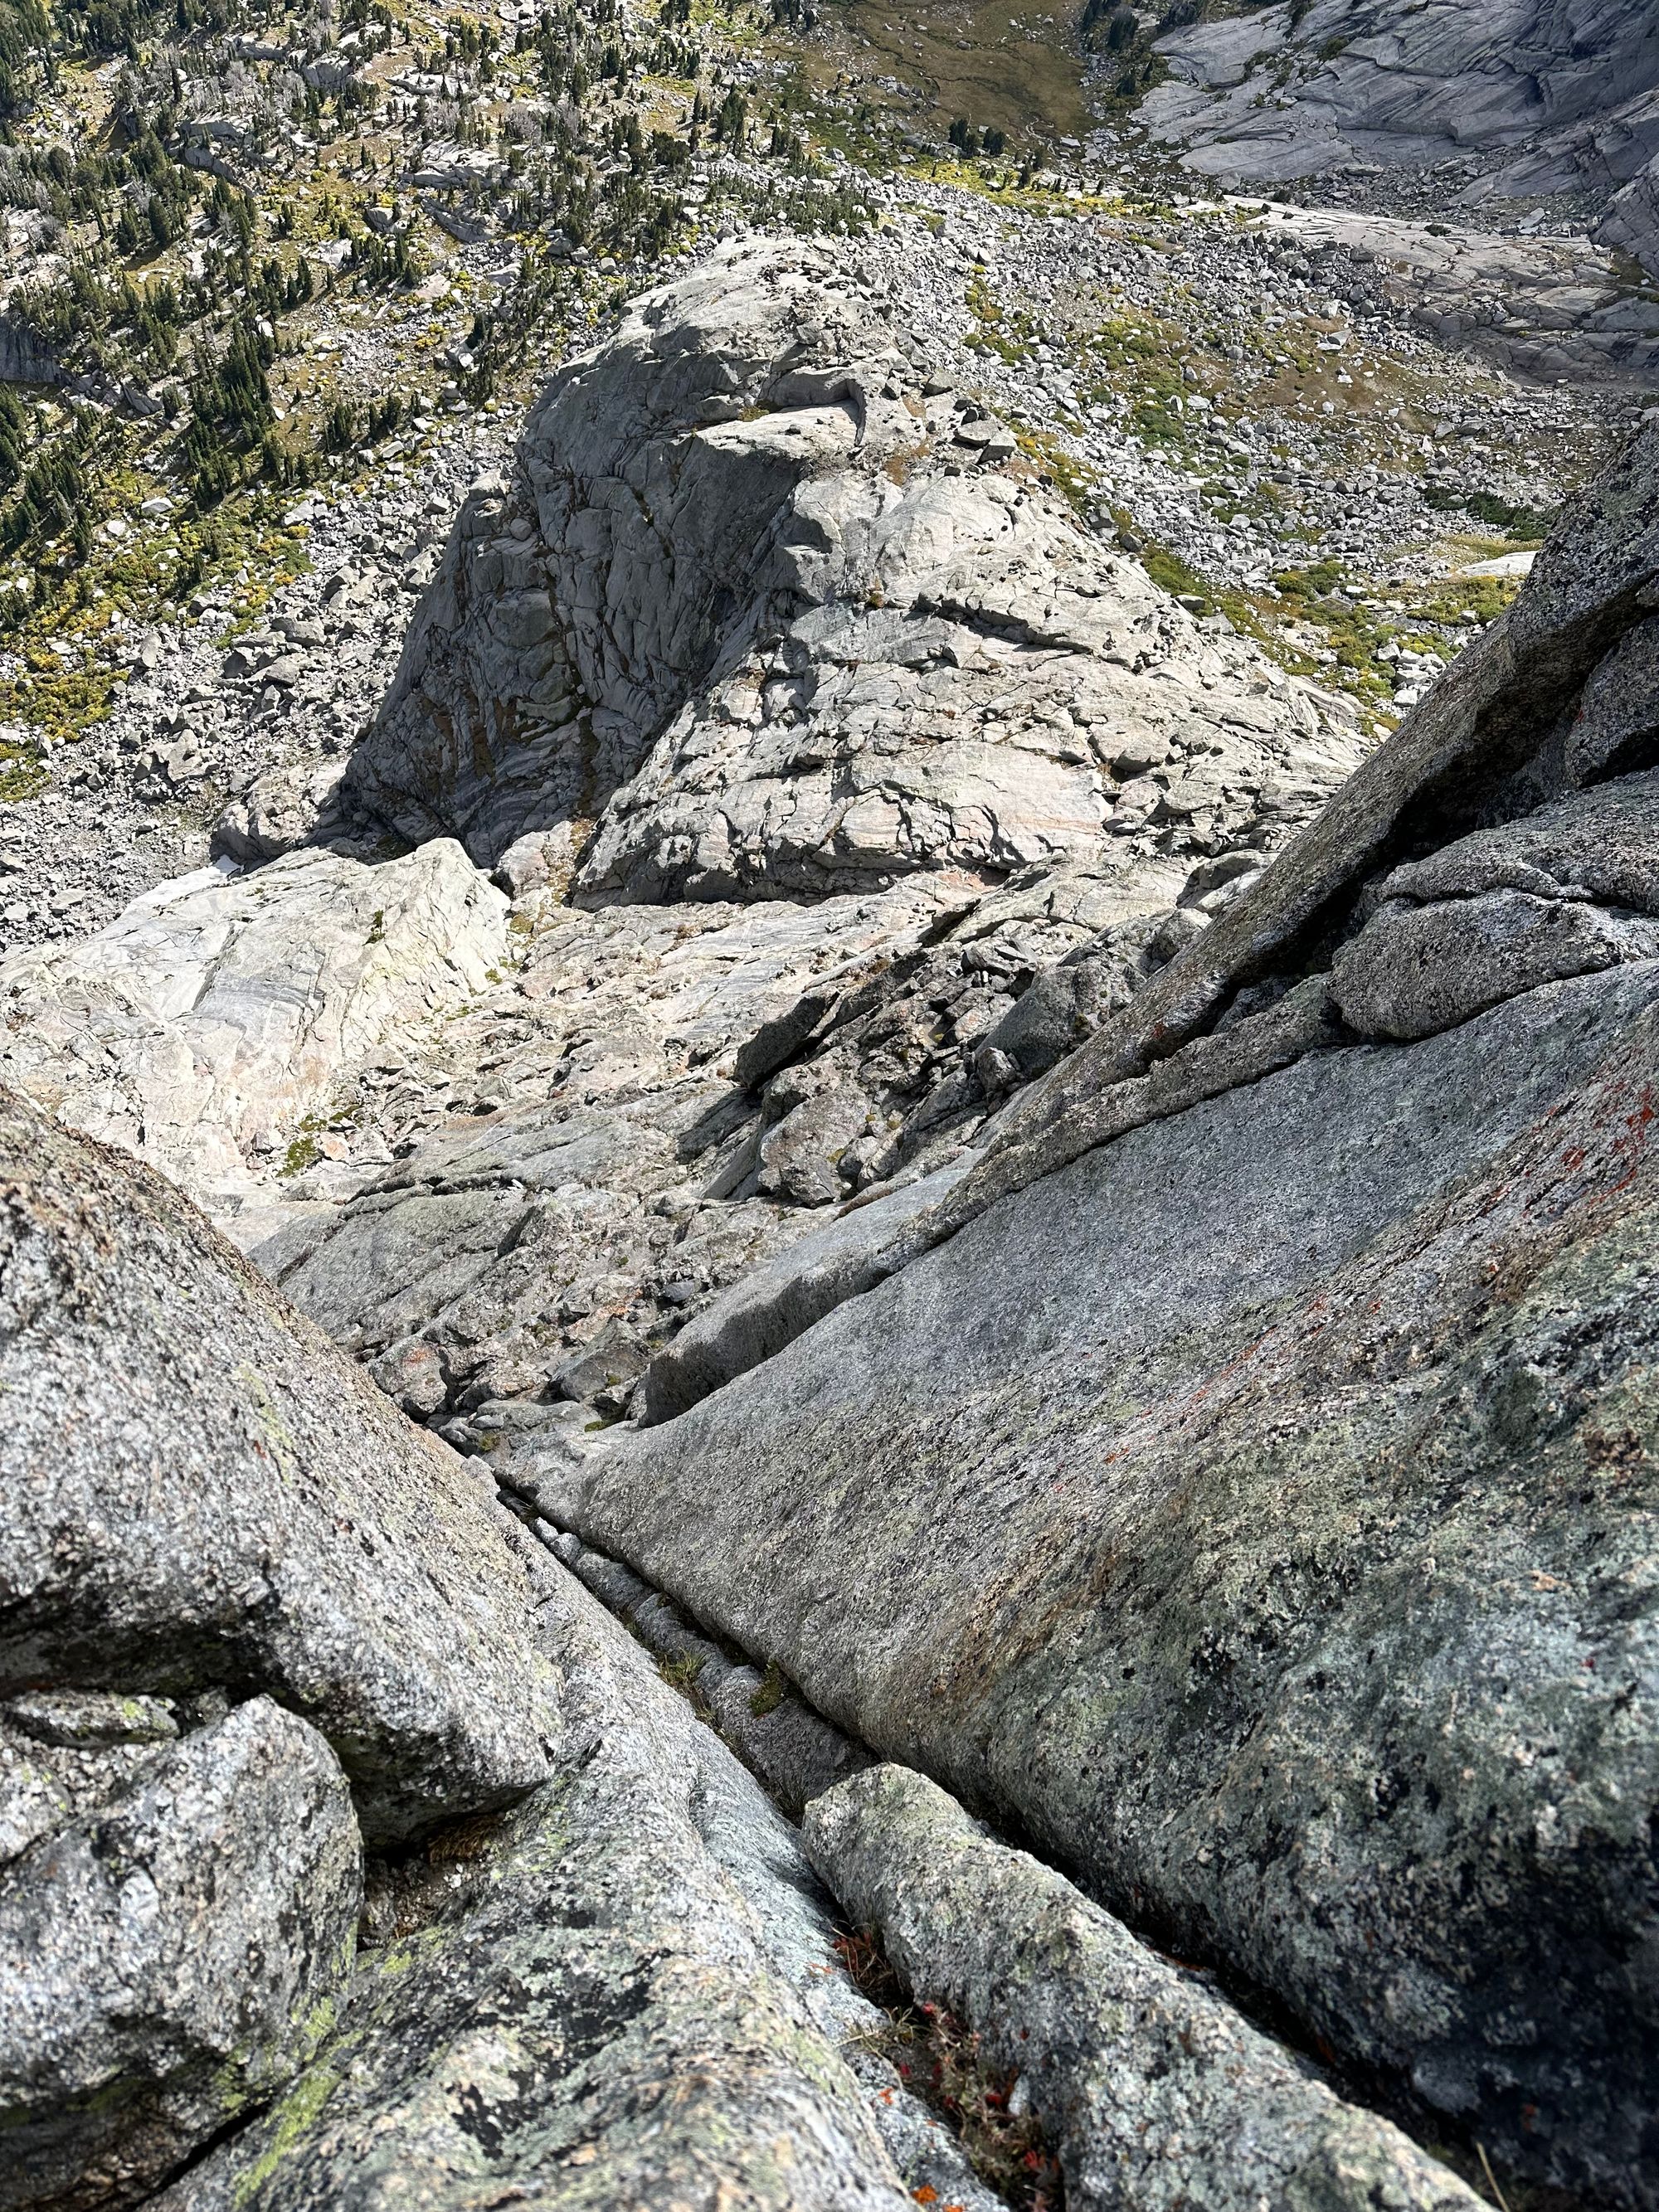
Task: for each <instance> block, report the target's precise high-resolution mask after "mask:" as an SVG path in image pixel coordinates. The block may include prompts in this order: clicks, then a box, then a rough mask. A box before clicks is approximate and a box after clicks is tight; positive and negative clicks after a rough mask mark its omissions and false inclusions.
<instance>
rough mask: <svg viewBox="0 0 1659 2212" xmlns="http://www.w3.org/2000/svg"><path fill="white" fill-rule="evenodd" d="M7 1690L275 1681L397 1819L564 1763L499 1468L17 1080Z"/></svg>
mask: <svg viewBox="0 0 1659 2212" xmlns="http://www.w3.org/2000/svg"><path fill="white" fill-rule="evenodd" d="M0 1109H3V1110H0V1208H3V1211H0V1255H3V1297H0V1386H3V1389H4V1395H5V1400H6V1406H7V1419H6V1425H5V1433H4V1438H3V1442H0V1480H3V1483H4V1488H5V1495H6V1500H7V1510H6V1516H5V1525H4V1528H3V1531H0V1693H4V1692H11V1691H22V1690H27V1689H33V1688H37V1687H46V1688H50V1689H53V1690H64V1689H85V1690H96V1691H102V1692H119V1693H122V1694H124V1695H130V1694H131V1693H134V1692H137V1693H140V1694H154V1695H157V1696H161V1697H163V1698H178V1697H184V1698H187V1699H188V1698H192V1697H201V1696H204V1695H212V1694H214V1693H218V1694H219V1695H221V1696H225V1695H228V1696H230V1697H233V1698H242V1697H246V1696H248V1695H250V1694H252V1693H253V1692H259V1691H263V1692H268V1693H270V1694H271V1695H273V1696H275V1697H276V1698H277V1699H279V1700H280V1701H281V1702H283V1704H285V1705H289V1706H290V1707H291V1708H292V1709H293V1710H294V1711H297V1712H299V1713H301V1714H302V1715H303V1716H304V1717H306V1718H307V1720H308V1721H310V1722H311V1723H313V1725H314V1726H315V1727H316V1728H317V1729H319V1731H320V1732H321V1734H322V1735H325V1737H326V1738H327V1739H328V1741H329V1742H330V1743H331V1745H332V1747H333V1748H334V1751H335V1753H337V1756H338V1758H339V1759H340V1761H341V1763H342V1765H343V1766H344V1768H345V1770H346V1772H347V1774H348V1775H349V1778H350V1780H351V1783H352V1785H353V1789H354V1791H355V1793H356V1802H357V1806H358V1810H359V1814H360V1817H361V1819H362V1824H363V1826H364V1827H365V1829H366V1830H367V1831H368V1833H370V1834H371V1835H372V1836H374V1837H377V1838H386V1837H397V1836H401V1835H404V1834H407V1833H408V1832H410V1831H413V1830H417V1829H419V1828H421V1827H422V1826H429V1825H430V1824H431V1823H432V1822H433V1821H435V1820H438V1819H440V1818H442V1817H444V1816H445V1815H446V1814H449V1815H453V1814H455V1813H458V1812H461V1811H465V1810H483V1809H487V1808H490V1807H493V1806H498V1805H501V1804H502V1803H504V1802H510V1801H511V1800H512V1799H513V1797H515V1796H520V1795H521V1794H522V1793H523V1792H524V1791H525V1790H528V1789H530V1788H531V1787H532V1786H533V1785H534V1784H536V1783H538V1782H539V1781H541V1780H542V1779H543V1778H544V1776H545V1775H546V1773H547V1771H548V1759H549V1756H550V1745H551V1744H552V1742H553V1741H554V1740H555V1739H556V1734H557V1726H558V1723H557V1711H556V1684H555V1681H554V1679H553V1677H552V1675H551V1674H550V1670H549V1669H548V1668H547V1666H546V1664H545V1662H543V1661H542V1660H540V1659H539V1658H538V1656H537V1655H536V1653H535V1651H534V1650H533V1649H532V1646H531V1645H530V1644H529V1643H528V1641H527V1640H526V1636H525V1633H524V1631H523V1626H522V1608H523V1599H522V1596H521V1595H515V1588H516V1589H521V1584H522V1577H519V1576H517V1575H516V1574H515V1572H514V1571H513V1565H512V1562H511V1560H510V1559H508V1558H507V1556H506V1555H505V1554H504V1553H502V1551H501V1546H500V1540H499V1538H497V1537H495V1536H494V1535H493V1534H492V1530H491V1524H490V1522H489V1516H488V1510H487V1507H486V1505H485V1504H484V1501H483V1498H482V1497H481V1494H480V1486H479V1484H478V1482H477V1479H476V1477H475V1476H474V1475H473V1474H471V1472H470V1471H469V1470H467V1469H466V1468H463V1467H462V1466H461V1465H460V1464H459V1462H457V1461H456V1460H455V1459H454V1458H453V1455H450V1454H448V1453H447V1452H446V1451H445V1449H444V1448H443V1447H442V1446H441V1445H440V1444H438V1443H436V1442H435V1440H434V1439H430V1438H427V1437H420V1436H418V1435H416V1434H415V1433H413V1432H412V1431H409V1430H408V1429H406V1428H405V1427H404V1425H403V1423H402V1422H401V1421H400V1420H399V1419H398V1417H397V1416H396V1415H395V1414H394V1413H393V1412H392V1408H391V1407H389V1406H388V1405H387V1404H386V1401H385V1400H384V1399H383V1398H382V1397H381V1396H380V1394H379V1393H378V1392H377V1391H376V1390H375V1389H374V1387H373V1386H372V1384H370V1383H368V1381H367V1379H366V1378H364V1377H362V1376H358V1375H356V1374H355V1373H353V1372H352V1371H351V1370H350V1369H349V1367H347V1366H345V1365H344V1364H343V1363H341V1362H339V1361H338V1360H337V1358H335V1356H334V1355H333V1352H332V1350H331V1347H330V1346H328V1344H327V1342H326V1340H325V1339H324V1338H323V1337H322V1336H321V1334H319V1332H318V1331H317V1330H315V1329H314V1328H312V1327H311V1326H310V1325H308V1324H307V1323H306V1322H301V1320H300V1319H299V1317H298V1316H296V1315H295V1314H294V1313H293V1312H292V1311H291V1310H289V1308H288V1307H287V1306H286V1305H285V1304H284V1303H283V1300H282V1299H281V1298H280V1297H277V1296H276V1294H275V1293H274V1292H273V1291H271V1289H270V1285H268V1284H267V1283H266V1282H265V1281H264V1279H263V1278H262V1277H260V1276H259V1275H258V1274H256V1273H255V1272H254V1271H253V1269H252V1267H248V1266H247V1265H246V1263H245V1262H242V1261H240V1260H238V1259H237V1257H236V1255H234V1253H233V1252H231V1251H230V1249H229V1248H228V1246H227V1245H225V1243H223V1241H222V1238H220V1237H218V1236H217V1235H216V1232H215V1231H213V1230H212V1229H210V1226H209V1225H208V1224H207V1222H206V1221H205V1220H204V1219H203V1218H202V1217H201V1216H200V1215H199V1214H198V1213H197V1212H196V1210H195V1208H194V1207H193V1206H191V1204H190V1202H189V1201H188V1200H185V1199H184V1198H183V1197H181V1196H180V1195H179V1193H178V1192H177V1191H176V1190H174V1189H173V1188H172V1187H171V1186H170V1185H168V1184H167V1183H166V1182H163V1181H162V1180H161V1177H160V1176H157V1175H155V1174H154V1173H153V1172H152V1171H150V1170H148V1169H145V1168H143V1167H142V1166H139V1165H137V1164H135V1163H133V1162H132V1161H131V1160H130V1159H128V1158H125V1156H124V1155H122V1154H120V1153H118V1152H115V1151H113V1150H112V1149H106V1148H105V1147H103V1146H99V1145H96V1144H94V1143H93V1142H92V1141H90V1140H89V1139H86V1138H83V1137H79V1136H76V1135H72V1134H70V1133H68V1132H67V1131H64V1130H63V1129H60V1128H58V1127H55V1126H54V1125H53V1124H52V1122H51V1121H47V1120H46V1118H45V1117H44V1116H43V1115H40V1113H38V1112H37V1111H36V1110H34V1109H32V1108H29V1107H27V1106H26V1105H24V1104H23V1103H21V1101H20V1100H18V1099H16V1098H15V1097H3V1095H0Z"/></svg>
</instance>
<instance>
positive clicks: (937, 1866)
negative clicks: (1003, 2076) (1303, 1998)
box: [805, 1766, 1483, 2212]
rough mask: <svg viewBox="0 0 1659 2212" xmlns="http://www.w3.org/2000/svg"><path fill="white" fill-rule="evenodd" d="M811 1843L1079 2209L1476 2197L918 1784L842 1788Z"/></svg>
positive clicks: (1236, 2211) (816, 1816)
mask: <svg viewBox="0 0 1659 2212" xmlns="http://www.w3.org/2000/svg"><path fill="white" fill-rule="evenodd" d="M805 1836H806V1844H807V1848H808V1850H810V1851H811V1856H812V1860H813V1863H814V1864H815V1865H816V1866H817V1869H818V1870H819V1871H820V1873H822V1874H823V1876H824V1878H825V1880H826V1881H828V1882H829V1885H830V1887H832V1888H833V1889H834V1890H835V1892H836V1895H837V1896H838V1897H839V1898H840V1899H841V1900H842V1905H844V1906H845V1907H846V1909H847V1911H848V1914H849V1916H850V1917H852V1918H853V1919H854V1922H855V1923H856V1924H857V1925H859V1926H860V1927H866V1928H872V1929H876V1930H877V1931H878V1933H879V1935H880V1936H881V1938H882V1940H883V1942H884V1945H885V1948H886V1950H887V1953H888V1954H889V1956H890V1957H891V1958H892V1959H893V1960H895V1961H896V1963H897V1964H898V1965H899V1966H901V1967H902V1971H903V1973H904V1977H905V1979H906V1981H907V1982H908V1984H909V1985H910V1987H911V1989H912V1990H915V1991H916V1992H917V1993H918V1994H919V1995H921V1996H924V1997H926V1998H927V1999H930V2000H931V2001H933V2002H935V2003H942V2004H948V2005H949V2006H950V2007H951V2008H952V2009H953V2010H954V2011H956V2012H957V2013H958V2014H959V2015H962V2016H963V2017H964V2018H966V2019H968V2020H969V2021H972V2022H973V2023H974V2025H975V2028H976V2029H977V2030H978V2031H979V2033H980V2034H981V2038H982V2039H983V2040H984V2042H985V2044H986V2045H987V2046H988V2048H989V2049H990V2050H991V2051H994V2054H995V2057H996V2058H997V2060H998V2061H999V2062H1000V2063H1001V2064H1003V2065H1005V2066H1006V2067H1008V2068H1009V2069H1012V2071H1013V2072H1014V2073H1015V2074H1016V2075H1018V2076H1019V2078H1020V2079H1021V2080H1022V2081H1024V2085H1025V2092H1026V2094H1027V2095H1028V2097H1029V2098H1030V2101H1031V2102H1032V2104H1033V2105H1034V2106H1035V2108H1036V2111H1037V2112H1038V2113H1039V2114H1040V2116H1041V2117H1042V2120H1043V2122H1044V2124H1045V2127H1046V2129H1047V2130H1048V2135H1049V2138H1050V2140H1051V2141H1053V2142H1055V2143H1056V2144H1057V2146H1058V2148H1059V2154H1060V2160H1061V2165H1062V2167H1063V2170H1064V2172H1065V2176H1066V2203H1067V2204H1068V2205H1069V2206H1071V2207H1072V2208H1073V2212H1164V2208H1166V2207H1167V2208H1169V2212H1177V2208H1182V2207H1185V2206H1188V2205H1190V2204H1193V2203H1202V2204H1204V2205H1206V2206H1209V2207H1212V2208H1214V2212H1255V2208H1256V2207H1258V2206H1260V2205H1262V2204H1276V2205H1284V2206H1285V2207H1287V2208H1290V2207H1295V2208H1298V2212H1304V2208H1305V2212H1312V2208H1314V2207H1316V2206H1319V2207H1323V2208H1326V2212H1339V2208H1351V2212H1370V2208H1371V2207H1374V2206H1376V2205H1378V2204H1389V2205H1395V2206H1399V2207H1400V2208H1401V2212H1405V2208H1407V2207H1411V2208H1419V2207H1420V2208H1422V2212H1474V2207H1475V2206H1476V2205H1478V2204H1480V2203H1481V2202H1482V2201H1483V2200H1482V2199H1481V2198H1480V2197H1477V2196H1476V2195H1475V2194H1474V2191H1472V2190H1470V2189H1468V2188H1466V2187H1465V2186H1464V2185H1463V2184H1462V2182H1461V2181H1459V2180H1458V2179H1456V2177H1455V2175H1454V2174H1452V2173H1449V2172H1448V2171H1447V2170H1446V2168H1445V2167H1444V2166H1440V2165H1438V2164H1437V2163H1436V2161H1435V2160H1432V2159H1430V2158H1425V2156H1424V2154H1423V2153H1422V2152H1421V2151H1420V2150H1419V2148H1417V2146H1416V2144H1415V2143H1413V2142H1411V2141H1410V2140H1409V2138H1408V2137H1407V2136H1403V2135H1401V2132H1400V2130H1398V2129H1397V2128H1394V2127H1390V2126H1389V2124H1388V2123H1387V2122H1386V2121H1383V2120H1379V2119H1377V2118H1374V2117H1373V2115H1372V2114H1370V2113H1369V2112H1360V2111H1358V2110H1356V2109H1355V2107H1353V2106H1351V2105H1345V2104H1344V2103H1343V2102H1342V2100H1340V2098H1338V2097H1337V2096H1335V2095H1334V2093H1332V2091H1331V2090H1330V2089H1329V2088H1328V2087H1327V2086H1326V2084H1325V2083H1324V2082H1323V2081H1320V2080H1318V2079H1317V2078H1316V2076H1315V2075H1314V2074H1313V2072H1312V2069H1310V2068H1309V2067H1307V2066H1305V2065H1302V2064H1298V2063H1297V2061H1296V2060H1294V2059H1293V2058H1291V2056H1290V2054H1289V2052H1288V2051H1285V2048H1284V2047H1283V2045H1279V2044H1277V2043H1274V2042H1273V2040H1272V2039H1270V2038H1269V2037H1267V2036H1266V2035H1263V2034H1261V2033H1259V2032H1257V2031H1256V2030H1255V2029H1254V2028H1251V2027H1249V2026H1247V2025H1246V2023H1245V2021H1244V2020H1243V2017H1242V2016H1241V2015H1240V2014H1239V2013H1238V2012H1237V2010H1236V2009H1235V2008H1234V2007H1233V2006H1232V2005H1231V2004H1230V2003H1228V2002H1227V2001H1226V2000H1225V1998H1224V1997H1222V1996H1219V1995H1218V1993H1217V1992H1216V1990H1214V1989H1213V1988H1212V1987H1210V1986H1208V1985H1206V1983H1205V1982H1204V1980H1203V1979H1202V1978H1200V1976H1198V1975H1196V1974H1194V1973H1192V1972H1188V1971H1187V1970H1185V1969H1183V1968H1182V1967H1179V1966H1172V1965H1171V1964H1170V1962H1169V1961H1168V1960H1164V1959H1162V1958H1160V1957H1159V1956H1158V1954H1157V1953H1156V1952H1154V1951H1152V1950H1149V1949H1148V1948H1146V1945H1145V1944H1143V1943H1138V1942H1136V1941H1135V1939H1134V1937H1133V1936H1131V1935H1130V1933H1129V1931H1128V1930H1127V1929H1126V1928H1125V1927H1123V1926H1122V1925H1121V1923H1119V1922H1117V1921H1115V1920H1114V1919H1113V1918H1112V1917H1111V1916H1110V1914H1109V1913H1106V1912H1103V1911H1101V1909H1100V1907H1099V1906H1098V1905H1091V1904H1090V1902H1089V1901H1088V1899H1086V1898H1085V1897H1083V1896H1082V1895H1081V1894H1080V1893H1079V1891H1077V1890H1076V1889H1074V1888H1073V1886H1072V1884H1071V1883H1070V1882H1069V1881H1066V1880H1065V1879H1064V1878H1063V1876H1061V1875H1057V1874H1056V1873H1054V1870H1053V1869H1052V1868H1050V1867H1046V1866H1043V1865H1042V1863H1040V1862H1039V1861H1037V1860H1036V1859H1033V1858H1030V1857H1028V1856H1027V1855H1026V1853H1024V1851H1012V1850H1007V1849H1006V1848H1005V1847H1004V1846H1003V1845H1001V1844H996V1843H994V1842H993V1841H992V1840H991V1838H989V1837H988V1836H987V1834H986V1833H985V1832H984V1831H983V1830H982V1829H981V1828H980V1827H979V1826H977V1824H976V1823H975V1821H973V1820H969V1817H968V1815H967V1814H965V1813H964V1812H963V1810H962V1808H961V1807H960V1806H959V1805H957V1804H955V1803H953V1802H952V1801H951V1799H950V1798H949V1797H947V1796H945V1792H944V1791H943V1790H940V1789H939V1788H938V1787H937V1786H936V1785H935V1784H933V1783H931V1782H929V1781H927V1780H926V1779H925V1778H923V1777H922V1776H921V1775H918V1774H914V1773H911V1772H910V1771H908V1770H907V1769H905V1768H903V1767H896V1766H882V1767H876V1768H872V1770H870V1771H868V1772H866V1773H864V1774H860V1775H859V1776H857V1777H855V1778H853V1779H852V1780H850V1781H847V1782H842V1783H839V1784H837V1785H836V1787H835V1788H834V1789H833V1790H829V1791H828V1792H827V1793H826V1794H825V1795H824V1796H821V1797H819V1798H817V1800H816V1802H814V1803H813V1804H812V1805H811V1807H810V1808H808V1811H807V1815H806V1821H805Z"/></svg>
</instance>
